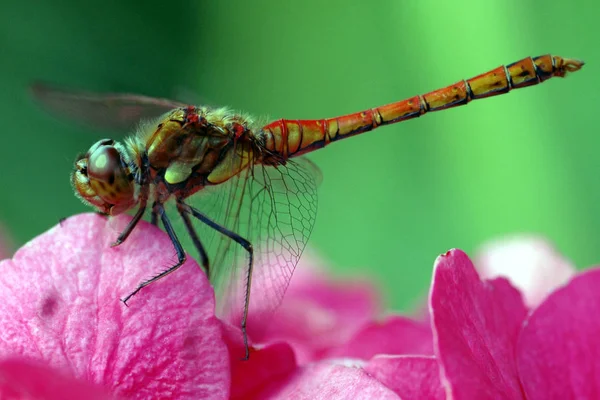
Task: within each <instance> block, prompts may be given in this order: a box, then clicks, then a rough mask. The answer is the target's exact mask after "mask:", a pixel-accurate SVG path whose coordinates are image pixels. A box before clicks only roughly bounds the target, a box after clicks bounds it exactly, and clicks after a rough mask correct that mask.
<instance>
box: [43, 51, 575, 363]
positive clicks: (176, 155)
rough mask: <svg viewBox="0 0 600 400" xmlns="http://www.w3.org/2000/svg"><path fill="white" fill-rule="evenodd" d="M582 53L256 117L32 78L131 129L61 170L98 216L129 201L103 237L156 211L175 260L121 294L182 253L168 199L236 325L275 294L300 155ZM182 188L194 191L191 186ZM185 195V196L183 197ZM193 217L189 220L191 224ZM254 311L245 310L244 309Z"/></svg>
mask: <svg viewBox="0 0 600 400" xmlns="http://www.w3.org/2000/svg"><path fill="white" fill-rule="evenodd" d="M582 66H583V62H581V61H577V60H573V59H567V58H562V57H558V56H551V55H543V56H539V57H534V58H531V57H527V58H524V59H522V60H520V61H517V62H515V63H513V64H510V65H508V66H500V67H498V68H496V69H494V70H491V71H489V72H486V73H484V74H481V75H478V76H476V77H474V78H471V79H468V80H463V81H460V82H458V83H455V84H453V85H450V86H448V87H445V88H442V89H439V90H436V91H433V92H430V93H427V94H424V95H419V96H414V97H411V98H408V99H406V100H402V101H399V102H396V103H392V104H388V105H385V106H381V107H377V108H371V109H368V110H365V111H361V112H357V113H354V114H349V115H345V116H340V117H336V118H329V119H320V120H288V119H279V120H276V121H273V122H270V123H268V124H261V123H259V122H257V121H255V120H254V119H252V118H251V117H249V116H246V115H243V114H238V113H234V112H232V111H230V110H228V109H226V108H209V107H204V106H193V105H188V104H183V103H179V102H176V101H172V100H166V99H157V98H151V97H145V96H140V95H128V94H104V95H102V94H90V93H83V92H70V91H65V90H59V89H55V88H51V87H49V86H44V85H37V86H34V95H35V96H36V97H37V98H38V99H39V100H40V101H41V102H42V103H43V104H45V105H46V107H48V108H49V109H50V110H52V111H54V112H56V113H59V114H63V115H67V116H70V117H71V118H75V119H79V120H81V121H86V122H88V123H91V124H94V125H98V126H99V127H102V128H126V127H129V126H131V124H132V123H133V122H135V121H140V120H141V122H140V123H139V126H138V128H137V132H136V134H135V135H133V136H131V137H129V138H127V139H125V141H124V142H123V143H118V142H116V141H114V140H112V139H103V140H100V141H98V142H97V143H95V144H94V145H92V147H91V148H90V149H89V150H88V152H87V153H86V154H85V155H82V156H80V157H78V158H77V160H76V162H75V169H74V171H73V173H72V175H71V181H72V184H73V187H74V189H75V192H76V194H77V195H78V196H79V197H80V198H81V199H82V200H83V202H84V203H86V204H89V205H90V206H92V207H95V208H96V209H97V210H98V211H100V212H101V213H104V214H107V215H111V216H114V215H119V214H121V213H124V212H127V211H130V210H134V209H135V210H136V211H135V213H134V216H133V218H132V219H131V221H130V222H129V223H128V225H127V226H126V227H125V229H124V230H123V231H122V232H121V233H120V234H119V235H118V237H117V238H116V241H115V242H114V244H113V246H117V245H120V244H121V243H123V242H125V241H126V240H127V237H128V236H129V234H130V233H131V232H132V231H133V229H135V227H136V225H137V224H138V222H139V221H140V220H141V219H142V218H143V216H144V214H145V213H146V211H147V209H149V211H150V216H151V217H150V219H151V222H152V223H153V224H155V225H157V224H158V222H159V221H160V222H161V223H162V225H163V227H164V229H165V231H166V233H167V234H168V236H169V238H170V239H171V242H172V243H173V246H174V248H175V250H176V253H177V262H176V263H174V264H173V265H172V266H170V267H169V268H167V269H166V270H164V271H163V272H160V273H159V274H158V275H156V276H154V277H152V278H150V279H148V280H146V281H144V282H141V283H140V285H139V286H138V287H137V288H136V289H135V290H134V291H133V292H131V293H130V294H129V295H127V296H126V297H125V298H124V299H123V301H124V302H125V303H127V301H128V300H130V299H131V297H132V296H134V295H135V294H137V293H138V292H139V291H140V290H142V289H143V288H144V287H146V286H148V285H150V284H151V283H153V282H156V281H158V280H159V279H161V278H163V277H165V276H166V275H168V274H170V273H172V272H174V271H175V270H177V269H178V268H179V267H180V266H181V265H182V264H183V263H184V262H185V261H186V253H185V251H184V249H183V246H182V244H181V242H180V240H179V238H178V237H177V234H176V232H175V230H174V228H173V226H172V223H171V220H170V217H169V216H168V215H167V212H166V210H165V203H166V202H167V200H170V199H174V203H175V206H176V209H177V213H178V214H179V216H180V218H181V219H182V221H183V223H184V226H185V228H186V230H187V233H188V234H189V236H190V238H191V241H192V242H193V245H194V247H195V248H196V250H197V252H198V255H199V260H200V263H201V265H202V266H203V268H204V269H205V270H206V272H207V274H208V276H209V278H210V281H211V283H212V284H213V286H214V288H215V292H216V293H217V312H218V314H219V315H220V316H222V317H225V318H227V319H228V320H229V321H231V322H234V323H236V324H238V325H239V327H240V328H241V331H242V334H243V339H244V345H245V358H246V359H247V358H248V357H249V347H248V331H247V328H248V329H250V328H251V326H250V325H249V324H248V320H249V318H250V316H252V318H253V319H252V320H253V321H256V323H255V324H256V325H260V324H262V322H260V319H261V317H262V318H266V317H268V316H269V315H270V314H271V313H272V312H273V311H274V310H275V309H276V308H277V307H278V305H279V304H280V302H281V300H282V299H283V297H284V294H285V291H286V289H287V286H288V284H289V282H290V279H291V277H292V274H293V272H294V268H295V266H296V264H297V262H298V260H299V258H300V256H301V254H302V252H303V250H304V248H305V245H306V243H307V241H308V238H309V236H310V233H311V231H312V229H313V225H314V223H315V216H316V212H317V195H316V192H317V183H316V182H317V180H318V174H319V172H318V169H317V168H316V167H315V166H313V165H312V164H311V163H310V162H309V161H308V160H306V159H305V158H303V157H299V156H302V155H304V154H307V153H310V152H312V151H314V150H317V149H320V148H322V147H324V146H326V145H328V144H330V143H332V142H335V141H337V140H340V139H343V138H347V137H350V136H354V135H357V134H361V133H363V132H367V131H371V130H373V129H375V128H377V127H379V126H382V125H389V124H394V123H397V122H402V121H405V120H408V119H411V118H416V117H419V116H421V115H423V114H425V113H427V112H430V111H438V110H443V109H447V108H451V107H455V106H459V105H463V104H467V103H468V102H470V101H471V100H475V99H480V98H485V97H491V96H495V95H499V94H503V93H507V92H509V91H510V90H511V89H518V88H522V87H526V86H531V85H536V84H538V83H540V82H543V81H545V80H547V79H549V78H552V77H554V76H559V77H563V76H565V75H566V74H567V72H573V71H577V70H579V69H580V68H581V67H582ZM192 195H194V196H192ZM192 198H194V199H196V198H197V200H194V202H193V204H192V202H190V201H189V200H190V199H192ZM193 219H195V220H197V221H199V223H198V222H196V225H199V226H195V225H194V223H193ZM255 316H256V320H254V317H255Z"/></svg>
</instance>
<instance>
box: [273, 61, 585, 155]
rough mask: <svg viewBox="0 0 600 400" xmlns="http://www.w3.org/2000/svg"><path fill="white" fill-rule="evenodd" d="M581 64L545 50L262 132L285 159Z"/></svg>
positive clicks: (282, 121) (284, 121)
mask: <svg viewBox="0 0 600 400" xmlns="http://www.w3.org/2000/svg"><path fill="white" fill-rule="evenodd" d="M582 66H583V62H581V61H578V60H573V59H567V58H562V57H559V56H552V55H550V54H546V55H543V56H539V57H534V58H532V57H527V58H524V59H522V60H519V61H517V62H515V63H512V64H509V65H507V66H500V67H498V68H495V69H493V70H491V71H488V72H486V73H484V74H481V75H478V76H476V77H473V78H471V79H467V80H462V81H460V82H457V83H455V84H453V85H450V86H447V87H445V88H442V89H438V90H435V91H433V92H429V93H426V94H423V95H417V96H413V97H411V98H408V99H405V100H401V101H398V102H395V103H391V104H387V105H384V106H381V107H376V108H371V109H369V110H365V111H360V112H357V113H353V114H348V115H344V116H340V117H335V118H329V119H321V120H288V119H280V120H277V121H274V122H272V123H270V124H269V125H266V126H265V127H263V129H262V131H263V133H264V135H265V144H266V147H267V148H268V149H269V150H271V151H273V152H275V153H278V154H280V155H282V156H283V157H284V158H287V157H295V156H299V155H302V154H305V153H309V152H311V151H314V150H316V149H319V148H321V147H324V146H326V145H327V144H329V143H331V142H334V141H336V140H339V139H343V138H346V137H351V136H354V135H357V134H360V133H363V132H368V131H371V130H373V129H375V128H377V127H379V126H381V125H388V124H394V123H397V122H402V121H405V120H408V119H412V118H416V117H420V116H421V115H423V114H425V113H427V112H430V111H439V110H445V109H448V108H452V107H456V106H460V105H464V104H467V103H469V102H470V101H471V100H477V99H482V98H486V97H492V96H497V95H500V94H504V93H508V92H509V91H511V90H512V89H519V88H522V87H527V86H532V85H537V84H538V83H541V82H544V81H545V80H547V79H550V78H552V77H554V76H559V77H564V76H565V75H566V73H567V72H573V71H577V70H579V69H580V68H581V67H582Z"/></svg>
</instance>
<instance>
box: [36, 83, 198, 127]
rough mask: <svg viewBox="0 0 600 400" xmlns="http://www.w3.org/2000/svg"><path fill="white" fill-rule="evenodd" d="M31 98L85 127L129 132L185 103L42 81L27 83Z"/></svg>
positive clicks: (52, 111) (56, 113)
mask: <svg viewBox="0 0 600 400" xmlns="http://www.w3.org/2000/svg"><path fill="white" fill-rule="evenodd" d="M31 92H32V94H33V97H34V98H35V99H36V100H37V101H38V102H40V103H41V104H42V105H43V106H44V108H46V109H47V110H48V111H50V112H51V113H52V114H55V115H57V116H60V117H63V118H68V119H71V120H74V121H77V122H80V123H83V124H85V125H86V126H88V127H91V128H96V129H102V130H111V131H117V132H129V131H130V130H132V129H133V128H135V127H136V126H137V125H138V124H139V122H140V121H141V120H147V119H151V118H156V117H159V116H160V115H162V114H164V113H166V112H168V111H171V110H173V109H175V108H178V107H185V106H186V104H184V103H180V102H177V101H174V100H168V99H161V98H154V97H148V96H142V95H137V94H113V93H88V92H83V91H71V90H68V89H62V88H58V87H55V86H50V85H48V84H46V83H41V82H38V83H35V84H33V85H32V86H31Z"/></svg>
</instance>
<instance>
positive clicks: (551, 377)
mask: <svg viewBox="0 0 600 400" xmlns="http://www.w3.org/2000/svg"><path fill="white" fill-rule="evenodd" d="M598 288H600V268H598V267H597V268H594V269H590V270H587V271H585V272H583V273H581V274H579V275H577V276H576V277H575V278H573V279H572V280H571V281H570V282H569V283H568V284H567V285H566V286H565V287H562V288H560V289H558V290H556V291H555V292H554V293H552V294H550V295H549V296H548V297H547V298H546V300H545V301H544V302H543V303H542V304H540V306H539V307H538V308H537V309H535V310H534V311H533V312H532V314H531V315H530V316H529V318H528V319H527V322H526V324H525V326H524V328H523V331H522V333H521V336H520V338H519V342H518V346H517V361H518V366H519V373H520V375H521V381H522V382H523V389H524V391H525V394H526V395H527V399H593V398H598V394H599V393H600V369H599V368H598V360H599V359H600V346H598V340H599V338H600V318H599V316H598V310H600V296H599V295H598Z"/></svg>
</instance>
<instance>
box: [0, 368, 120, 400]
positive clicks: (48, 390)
mask: <svg viewBox="0 0 600 400" xmlns="http://www.w3.org/2000/svg"><path fill="white" fill-rule="evenodd" d="M0 397H1V398H3V399H31V400H35V399H40V400H42V399H44V400H77V399H89V400H100V399H110V398H112V397H111V396H110V395H109V394H108V393H105V392H104V391H103V390H102V388H100V387H95V386H94V385H90V384H89V383H86V382H84V381H79V380H76V379H73V378H71V377H68V376H66V375H64V374H61V373H59V372H58V371H55V370H53V369H50V368H48V367H46V366H42V365H39V364H37V363H32V362H27V361H25V360H22V359H10V360H4V361H2V362H0Z"/></svg>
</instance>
